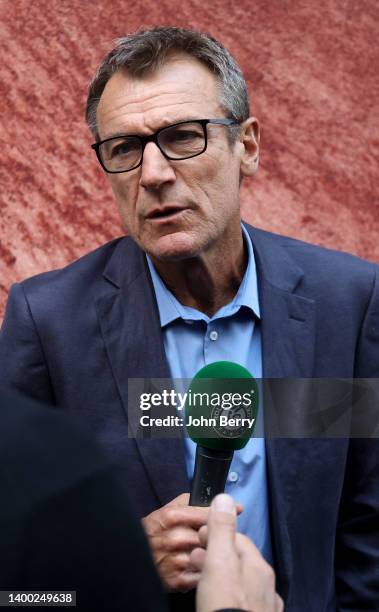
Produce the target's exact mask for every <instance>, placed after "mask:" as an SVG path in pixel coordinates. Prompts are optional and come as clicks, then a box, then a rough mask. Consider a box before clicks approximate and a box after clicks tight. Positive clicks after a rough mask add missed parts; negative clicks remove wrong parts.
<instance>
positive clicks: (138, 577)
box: [0, 393, 283, 612]
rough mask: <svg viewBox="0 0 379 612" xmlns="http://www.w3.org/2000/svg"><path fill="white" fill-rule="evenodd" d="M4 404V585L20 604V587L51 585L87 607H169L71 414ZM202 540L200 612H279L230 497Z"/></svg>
mask: <svg viewBox="0 0 379 612" xmlns="http://www.w3.org/2000/svg"><path fill="white" fill-rule="evenodd" d="M0 407H1V410H0V431H1V432H2V438H1V443H0V490H1V493H2V498H1V499H2V503H1V505H0V533H1V547H0V591H11V592H13V596H14V601H17V599H16V597H17V593H16V592H17V591H21V592H26V591H32V592H33V591H34V592H36V591H37V592H38V591H41V590H43V591H45V592H47V593H49V592H52V591H53V592H58V593H59V594H60V598H61V601H64V602H67V603H70V596H69V594H68V593H67V591H75V602H73V603H75V608H76V609H77V610H81V611H84V610H88V611H90V612H95V611H97V610H99V611H100V610H104V611H106V612H116V611H122V612H125V611H127V610H131V611H133V612H149V611H150V610H154V612H166V611H167V610H168V606H167V599H166V597H165V595H164V592H163V589H162V585H161V584H160V581H159V579H158V576H157V574H156V572H155V569H154V564H153V560H152V558H151V553H150V550H149V547H148V545H147V542H146V538H145V537H144V534H143V530H142V529H141V526H140V525H139V524H138V521H137V520H136V518H135V516H134V513H133V512H132V508H131V505H130V501H129V499H128V496H127V494H126V491H125V487H124V486H123V482H122V479H120V473H119V469H118V468H117V466H115V465H112V463H111V462H110V461H109V459H108V458H107V457H106V456H105V455H104V453H103V452H101V450H100V449H99V448H98V446H97V445H96V444H95V443H94V442H93V440H91V439H89V438H88V436H87V435H85V433H84V432H82V431H80V429H79V428H78V427H77V426H75V423H74V422H72V420H70V419H68V418H67V417H66V416H65V415H62V414H60V413H57V412H56V411H53V410H48V408H45V407H41V406H39V405H38V404H37V403H36V402H31V401H27V400H25V399H23V398H21V397H17V396H14V395H11V396H9V395H7V394H2V393H0ZM20 442H22V444H21V445H20ZM67 449H69V450H70V452H69V454H67ZM200 536H201V541H202V544H203V546H204V548H197V549H195V550H194V551H193V559H192V561H193V565H194V567H195V568H197V570H198V571H201V570H202V574H201V579H200V587H199V590H198V594H197V605H196V610H197V612H209V611H214V610H221V609H223V608H225V607H226V606H227V607H230V606H233V607H237V606H239V607H241V608H244V609H245V610H247V609H253V610H260V611H261V612H281V611H282V610H283V605H282V602H281V601H280V599H279V597H278V596H277V595H276V594H275V578H274V573H273V572H272V570H271V568H270V566H269V565H268V564H267V563H266V562H265V561H264V560H263V559H262V557H261V555H260V554H259V553H258V551H257V549H256V548H255V546H254V545H253V544H252V542H250V540H248V539H247V538H244V537H243V536H242V535H241V534H236V513H235V506H234V503H233V500H232V498H231V497H229V496H227V495H221V496H218V498H217V499H216V500H214V503H213V506H212V509H211V512H210V514H209V517H208V524H207V528H205V527H203V528H202V531H201V534H200ZM220 561H221V563H220ZM252 574H254V577H253V579H252V578H251V576H252ZM220 582H222V587H221V588H220ZM216 586H217V588H215V587H216ZM15 591H16V592H15ZM71 601H72V600H71ZM6 602H9V603H10V599H9V597H8V598H5V597H4V594H3V597H2V601H1V603H2V604H3V603H6ZM6 607H8V606H6ZM10 607H12V606H9V608H10ZM64 607H66V606H64ZM37 608H38V609H41V610H42V609H45V608H42V607H40V606H37Z"/></svg>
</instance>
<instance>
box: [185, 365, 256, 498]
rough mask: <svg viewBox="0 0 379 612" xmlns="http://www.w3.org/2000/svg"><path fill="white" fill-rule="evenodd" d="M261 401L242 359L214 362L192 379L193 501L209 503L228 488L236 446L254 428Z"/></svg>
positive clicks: (187, 415)
mask: <svg viewBox="0 0 379 612" xmlns="http://www.w3.org/2000/svg"><path fill="white" fill-rule="evenodd" d="M258 404H259V395H258V385H257V383H256V381H255V379H254V378H253V376H252V375H251V374H250V372H249V371H248V370H247V369H246V368H244V367H243V366H241V365H239V364H238V363H234V362H231V361H216V362H214V363H210V364H209V365H206V366H205V367H204V368H202V369H201V370H199V372H197V374H196V375H195V377H194V378H193V379H192V381H191V384H190V386H189V389H188V392H187V400H186V404H185V423H186V428H187V433H188V436H189V437H190V438H191V440H193V441H194V442H196V444H197V447H196V459H195V469H194V475H193V480H192V488H191V494H190V501H189V504H190V506H209V505H210V504H211V502H212V499H213V498H214V497H215V496H216V495H218V493H223V491H224V489H225V483H226V479H227V476H228V472H229V468H230V464H231V462H232V458H233V453H234V451H235V450H240V449H241V448H243V447H244V446H246V444H247V442H248V441H249V439H250V438H251V436H252V434H253V432H254V427H255V423H256V420H257V414H258Z"/></svg>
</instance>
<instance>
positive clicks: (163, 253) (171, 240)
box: [141, 233, 201, 262]
mask: <svg viewBox="0 0 379 612" xmlns="http://www.w3.org/2000/svg"><path fill="white" fill-rule="evenodd" d="M196 242H197V241H195V240H194V239H193V238H190V237H189V236H187V235H184V236H183V235H180V234H179V233H178V234H170V235H167V236H162V237H161V238H159V239H158V240H155V241H151V242H149V243H148V244H141V247H142V248H143V250H144V251H146V253H148V254H149V255H150V257H151V258H152V259H157V260H159V261H162V262H165V261H167V262H169V261H181V260H183V259H190V258H192V257H196V256H197V255H198V254H199V252H201V248H200V247H199V244H198V243H196Z"/></svg>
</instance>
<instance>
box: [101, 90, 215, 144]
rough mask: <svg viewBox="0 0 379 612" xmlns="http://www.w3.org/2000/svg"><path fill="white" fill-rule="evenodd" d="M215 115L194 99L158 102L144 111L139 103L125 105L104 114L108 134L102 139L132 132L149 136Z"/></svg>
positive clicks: (103, 118)
mask: <svg viewBox="0 0 379 612" xmlns="http://www.w3.org/2000/svg"><path fill="white" fill-rule="evenodd" d="M150 102H151V100H150ZM217 106H218V105H217ZM134 107H135V108H136V110H135V111H134ZM218 112H220V111H218ZM213 113H214V109H213V110H211V109H209V111H208V112H205V111H202V110H201V109H200V108H199V105H197V104H194V101H193V99H188V100H183V101H180V102H179V101H177V100H175V101H173V102H172V103H171V104H164V105H162V104H161V101H160V100H157V101H156V103H155V104H149V106H148V108H146V107H145V108H142V110H141V107H140V105H139V103H138V102H135V103H131V104H129V103H125V104H121V105H120V106H118V107H116V108H112V109H110V110H109V111H106V112H103V113H102V121H101V123H102V124H103V125H107V130H106V133H105V134H104V135H102V138H110V137H112V136H113V135H115V134H121V133H132V132H138V133H139V132H141V133H147V134H149V133H153V132H155V131H156V130H158V129H159V128H161V127H165V126H166V125H171V124H172V123H176V122H179V121H186V120H189V119H207V118H208V115H209V114H213ZM216 114H217V112H216ZM205 115H207V116H205Z"/></svg>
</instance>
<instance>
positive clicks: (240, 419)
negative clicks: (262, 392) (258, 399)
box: [211, 389, 256, 438]
mask: <svg viewBox="0 0 379 612" xmlns="http://www.w3.org/2000/svg"><path fill="white" fill-rule="evenodd" d="M251 393H252V394H253V393H254V390H253V389H252V391H251ZM255 416H256V415H255V411H254V402H252V401H249V402H246V403H241V404H239V405H237V406H231V407H230V408H229V407H225V406H223V404H220V405H218V406H214V407H213V408H212V411H211V418H212V422H213V423H216V424H215V425H214V426H213V429H214V431H215V432H216V433H217V434H218V435H219V436H220V437H221V438H239V437H241V436H243V435H244V434H245V433H246V432H247V431H248V430H250V429H252V428H253V427H254V424H255Z"/></svg>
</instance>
